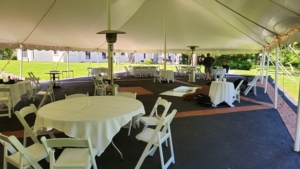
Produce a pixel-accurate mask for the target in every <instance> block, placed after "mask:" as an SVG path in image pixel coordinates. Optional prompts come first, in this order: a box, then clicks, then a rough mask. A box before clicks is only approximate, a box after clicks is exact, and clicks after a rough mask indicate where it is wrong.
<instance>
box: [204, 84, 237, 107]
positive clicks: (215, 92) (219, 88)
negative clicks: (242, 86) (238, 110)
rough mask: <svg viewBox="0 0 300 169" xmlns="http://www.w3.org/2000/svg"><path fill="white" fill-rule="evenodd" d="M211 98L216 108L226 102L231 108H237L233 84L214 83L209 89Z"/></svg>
mask: <svg viewBox="0 0 300 169" xmlns="http://www.w3.org/2000/svg"><path fill="white" fill-rule="evenodd" d="M208 95H209V97H210V99H211V102H213V103H214V105H215V106H217V105H218V104H220V103H222V102H226V103H227V104H228V105H229V106H230V107H235V106H234V105H233V104H232V103H233V102H234V95H235V89H234V85H233V83H232V82H216V81H213V82H212V83H211V85H210V89H209V94H208Z"/></svg>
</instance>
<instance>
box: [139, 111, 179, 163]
mask: <svg viewBox="0 0 300 169" xmlns="http://www.w3.org/2000/svg"><path fill="white" fill-rule="evenodd" d="M176 112H177V110H176V109H174V110H173V111H172V113H170V114H169V115H168V116H167V117H163V118H160V120H159V122H158V124H157V126H156V128H155V129H152V128H147V129H145V130H143V131H142V132H141V133H139V134H138V135H137V136H136V139H138V140H141V141H144V142H147V143H148V144H147V146H146V148H145V150H144V151H143V153H142V156H141V157H140V159H139V161H138V163H137V165H136V166H135V169H139V168H141V165H142V163H143V162H144V160H145V158H146V157H147V156H148V155H150V156H153V155H154V153H155V151H156V149H157V147H158V148H159V155H160V162H161V168H163V169H166V168H168V167H169V165H170V164H171V163H173V164H174V163H175V157H174V150H173V142H172V134H171V127H170V124H171V122H172V119H173V118H174V116H175V114H176ZM167 140H169V143H170V145H169V147H170V152H171V157H170V158H169V159H168V160H167V162H166V163H165V160H164V154H163V147H162V144H163V143H164V142H167ZM151 147H152V148H151Z"/></svg>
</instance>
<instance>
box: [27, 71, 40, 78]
mask: <svg viewBox="0 0 300 169" xmlns="http://www.w3.org/2000/svg"><path fill="white" fill-rule="evenodd" d="M28 75H29V77H33V78H38V77H36V76H35V75H34V74H33V72H28Z"/></svg>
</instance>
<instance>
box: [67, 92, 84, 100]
mask: <svg viewBox="0 0 300 169" xmlns="http://www.w3.org/2000/svg"><path fill="white" fill-rule="evenodd" d="M88 96H89V93H86V94H83V93H75V94H70V95H66V94H65V98H66V99H72V98H77V97H88Z"/></svg>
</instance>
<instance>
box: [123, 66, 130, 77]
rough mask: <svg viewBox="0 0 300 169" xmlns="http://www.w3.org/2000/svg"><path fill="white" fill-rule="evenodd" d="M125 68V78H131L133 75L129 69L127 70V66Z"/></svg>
mask: <svg viewBox="0 0 300 169" xmlns="http://www.w3.org/2000/svg"><path fill="white" fill-rule="evenodd" d="M124 68H125V71H126V72H125V73H126V74H125V76H130V75H131V73H130V71H129V69H128V68H127V66H124Z"/></svg>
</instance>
